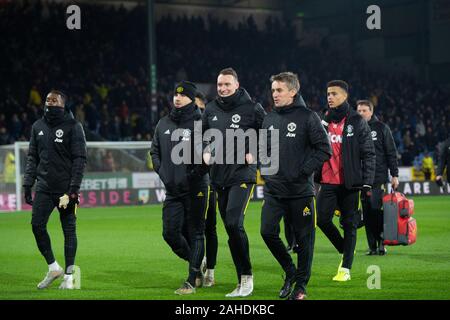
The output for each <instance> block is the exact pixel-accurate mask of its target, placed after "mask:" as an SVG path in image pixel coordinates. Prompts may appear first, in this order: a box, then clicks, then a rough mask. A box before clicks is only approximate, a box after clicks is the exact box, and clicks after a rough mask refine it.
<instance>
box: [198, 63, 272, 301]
mask: <svg viewBox="0 0 450 320" xmlns="http://www.w3.org/2000/svg"><path fill="white" fill-rule="evenodd" d="M217 93H218V97H217V98H216V99H215V100H213V101H211V102H209V103H208V105H207V106H206V110H205V112H204V113H203V117H202V118H203V133H204V134H205V137H208V134H207V130H208V129H216V130H215V131H218V132H220V133H221V139H222V141H221V142H222V146H224V148H223V150H211V151H212V152H215V153H214V157H219V154H223V155H226V156H227V157H228V156H229V155H231V154H234V155H235V156H234V159H231V161H228V160H230V159H227V160H226V161H222V160H223V159H215V163H213V164H212V167H211V184H212V186H213V188H214V189H215V190H216V191H217V202H218V207H219V211H220V215H221V217H222V220H223V222H224V225H225V229H226V231H227V234H228V245H229V247H230V251H231V256H232V258H233V262H234V265H235V267H236V274H237V278H238V285H237V286H236V288H235V289H234V290H233V291H232V292H230V293H228V294H227V295H226V296H227V297H246V296H248V295H250V294H251V293H252V292H253V275H252V266H251V262H250V250H249V243H248V238H247V234H246V232H245V229H244V217H245V211H246V209H247V206H248V203H249V201H250V198H251V196H252V193H253V188H254V186H255V183H256V161H255V158H256V156H257V155H256V154H252V153H251V152H250V151H249V149H250V142H248V141H247V139H246V141H245V147H244V148H245V150H242V148H240V147H239V144H238V143H236V144H235V143H234V141H226V140H227V139H225V136H226V135H227V132H228V133H232V134H234V133H236V132H237V131H239V132H250V133H251V131H252V130H254V131H257V130H259V129H260V128H261V125H262V122H263V119H264V115H265V111H264V109H263V108H262V106H261V105H260V104H258V103H254V102H253V101H252V100H251V98H250V96H249V94H248V93H247V91H246V90H245V89H244V88H241V87H240V86H239V81H238V76H237V73H236V71H234V70H233V69H232V68H226V69H223V70H222V71H220V73H219V76H218V77H217ZM239 132H238V133H239ZM228 140H233V139H228ZM215 142H217V141H215ZM256 143H257V142H256ZM240 154H245V159H240V156H239V155H240ZM204 159H205V162H206V163H207V164H209V162H210V160H211V153H210V152H205V154H204ZM217 160H218V161H217ZM230 162H231V163H230Z"/></svg>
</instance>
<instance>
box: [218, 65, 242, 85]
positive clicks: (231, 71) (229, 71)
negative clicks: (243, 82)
mask: <svg viewBox="0 0 450 320" xmlns="http://www.w3.org/2000/svg"><path fill="white" fill-rule="evenodd" d="M219 75H224V76H228V75H229V76H233V77H234V78H235V79H236V81H237V82H239V79H238V75H237V72H236V71H235V70H234V69H233V68H225V69H222V70H220V72H219Z"/></svg>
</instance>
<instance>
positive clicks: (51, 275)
mask: <svg viewBox="0 0 450 320" xmlns="http://www.w3.org/2000/svg"><path fill="white" fill-rule="evenodd" d="M63 274H64V270H63V269H62V268H60V269H58V270H55V271H49V272H47V274H46V275H45V278H44V280H42V281H41V282H39V284H38V285H37V288H38V289H45V288H48V287H49V286H50V285H51V284H52V282H53V281H55V280H56V279H58V278H60V277H61V276H62V275H63Z"/></svg>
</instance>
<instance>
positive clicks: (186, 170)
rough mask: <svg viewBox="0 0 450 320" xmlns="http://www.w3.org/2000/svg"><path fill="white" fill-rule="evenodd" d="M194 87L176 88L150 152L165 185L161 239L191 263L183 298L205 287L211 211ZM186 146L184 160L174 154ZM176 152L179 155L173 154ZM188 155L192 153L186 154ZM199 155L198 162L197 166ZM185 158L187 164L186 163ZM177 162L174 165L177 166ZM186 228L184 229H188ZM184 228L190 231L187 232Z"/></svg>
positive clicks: (187, 84) (182, 85)
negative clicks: (197, 133) (207, 222)
mask: <svg viewBox="0 0 450 320" xmlns="http://www.w3.org/2000/svg"><path fill="white" fill-rule="evenodd" d="M196 90H197V88H196V86H195V84H193V83H192V82H189V81H182V82H181V83H179V84H177V85H176V86H175V92H174V96H173V103H174V107H173V108H172V110H171V111H170V114H169V115H167V116H165V117H163V118H161V119H160V120H159V122H158V124H157V126H156V129H155V134H154V138H153V141H152V147H151V150H150V154H151V157H152V161H153V167H154V170H155V171H156V173H158V175H159V177H160V178H161V180H162V182H163V183H164V186H165V187H166V198H165V200H164V204H163V237H164V240H165V241H166V242H167V244H168V245H169V246H170V247H171V249H172V250H173V252H174V253H175V254H176V255H177V256H178V257H180V258H181V259H183V260H186V261H188V262H189V272H188V278H187V280H186V281H185V282H184V283H183V285H182V286H181V287H180V288H179V289H177V290H176V291H175V293H176V294H179V295H185V294H193V293H195V292H196V289H195V288H196V287H200V286H201V271H200V265H201V262H202V259H203V256H204V240H205V238H204V230H205V214H206V210H207V207H208V196H209V190H208V189H209V188H208V178H207V175H206V173H207V170H208V168H207V167H206V166H203V165H202V163H201V161H202V159H201V158H202V157H201V155H202V144H201V141H200V144H199V145H197V144H195V139H194V135H195V134H194V129H195V127H194V122H195V121H199V123H201V122H200V121H201V113H200V110H199V109H198V108H197V106H196V105H195V103H194V100H195V92H196ZM180 145H181V146H182V147H183V148H182V152H183V155H182V156H181V155H180V156H181V157H183V161H182V163H181V164H180V163H178V162H177V161H175V159H173V158H172V153H173V152H175V153H176V154H177V155H179V151H176V149H175V148H178V147H179V146H180ZM174 150H175V151H174ZM185 152H189V153H190V154H189V155H186V154H184V153H185ZM196 154H197V155H198V158H199V159H200V161H199V162H200V163H198V164H197V163H196V161H195V157H196ZM185 158H187V161H184V159H185ZM174 161H175V162H176V163H175V162H174ZM184 228H185V229H184ZM184 230H187V234H186V232H185V231H184Z"/></svg>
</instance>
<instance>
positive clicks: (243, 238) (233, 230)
mask: <svg viewBox="0 0 450 320" xmlns="http://www.w3.org/2000/svg"><path fill="white" fill-rule="evenodd" d="M254 186H255V185H254V184H250V183H242V184H240V185H239V184H238V185H233V186H231V187H225V188H216V191H217V203H218V206H219V211H220V215H221V217H222V220H223V224H224V226H225V230H226V231H227V234H228V246H229V247H230V252H231V257H232V259H233V262H234V265H235V267H236V274H237V277H238V282H239V283H240V282H241V275H252V265H251V262H250V248H249V244H248V238H247V233H246V232H245V229H244V217H245V211H246V209H247V206H248V203H249V202H250V198H251V197H252V193H253V188H254Z"/></svg>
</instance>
